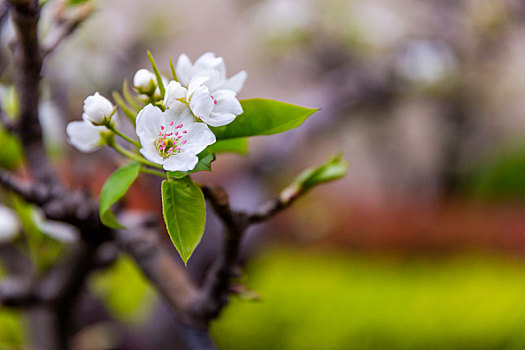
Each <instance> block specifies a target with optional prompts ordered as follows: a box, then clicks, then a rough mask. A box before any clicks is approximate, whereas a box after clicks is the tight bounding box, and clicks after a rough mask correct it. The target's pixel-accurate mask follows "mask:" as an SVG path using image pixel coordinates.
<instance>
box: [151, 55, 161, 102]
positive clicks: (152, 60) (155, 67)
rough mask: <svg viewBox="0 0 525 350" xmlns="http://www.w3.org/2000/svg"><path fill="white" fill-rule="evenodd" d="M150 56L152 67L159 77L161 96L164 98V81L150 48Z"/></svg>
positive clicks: (158, 84) (158, 83)
mask: <svg viewBox="0 0 525 350" xmlns="http://www.w3.org/2000/svg"><path fill="white" fill-rule="evenodd" d="M148 58H149V62H150V63H151V69H153V72H154V73H155V77H156V78H157V86H158V87H159V90H160V96H161V97H162V98H164V92H165V90H164V83H163V82H162V76H161V75H160V72H159V70H158V69H157V64H155V59H154V58H153V55H152V54H151V52H150V51H149V50H148Z"/></svg>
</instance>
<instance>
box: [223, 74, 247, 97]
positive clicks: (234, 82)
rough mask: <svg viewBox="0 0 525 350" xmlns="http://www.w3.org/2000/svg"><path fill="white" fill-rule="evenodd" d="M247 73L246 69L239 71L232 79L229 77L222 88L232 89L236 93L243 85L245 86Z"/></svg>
mask: <svg viewBox="0 0 525 350" xmlns="http://www.w3.org/2000/svg"><path fill="white" fill-rule="evenodd" d="M246 77H247V74H246V71H240V72H239V73H237V74H235V75H234V76H233V77H231V78H230V79H227V80H226V81H225V82H224V84H222V86H221V89H224V90H232V91H234V92H236V93H238V92H239V91H241V89H242V87H243V86H244V81H245V80H246Z"/></svg>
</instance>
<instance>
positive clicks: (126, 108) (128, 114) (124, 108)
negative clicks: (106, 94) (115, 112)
mask: <svg viewBox="0 0 525 350" xmlns="http://www.w3.org/2000/svg"><path fill="white" fill-rule="evenodd" d="M112 96H113V99H114V100H115V103H116V104H117V105H118V106H119V107H120V109H121V110H122V112H124V114H125V115H126V117H128V119H129V121H130V122H131V123H133V125H135V119H137V115H136V113H133V111H132V110H131V109H130V107H129V106H128V105H127V104H126V102H124V99H123V98H122V96H120V94H119V93H118V92H117V91H113V93H112Z"/></svg>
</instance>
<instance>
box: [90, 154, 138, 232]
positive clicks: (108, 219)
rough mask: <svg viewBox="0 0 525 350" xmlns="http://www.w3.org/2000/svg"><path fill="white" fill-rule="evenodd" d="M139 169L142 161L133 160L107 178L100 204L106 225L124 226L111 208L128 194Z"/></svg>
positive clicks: (100, 210) (102, 219)
mask: <svg viewBox="0 0 525 350" xmlns="http://www.w3.org/2000/svg"><path fill="white" fill-rule="evenodd" d="M139 170H140V163H138V162H131V163H128V164H126V165H124V166H123V167H121V168H119V169H117V170H116V171H115V172H114V173H113V174H111V176H110V177H109V178H108V179H107V180H106V183H105V184H104V186H103V187H102V191H101V192H100V204H99V213H100V220H101V221H102V223H103V224H104V225H106V226H108V227H110V228H124V227H123V226H122V225H121V224H119V223H118V221H117V219H116V218H115V215H114V214H113V212H112V211H111V210H110V208H111V206H112V205H113V204H115V203H116V202H117V201H118V200H119V199H121V198H122V197H123V196H124V195H125V194H126V192H127V191H128V188H129V186H131V184H132V183H133V181H135V179H136V178H137V176H138V175H139Z"/></svg>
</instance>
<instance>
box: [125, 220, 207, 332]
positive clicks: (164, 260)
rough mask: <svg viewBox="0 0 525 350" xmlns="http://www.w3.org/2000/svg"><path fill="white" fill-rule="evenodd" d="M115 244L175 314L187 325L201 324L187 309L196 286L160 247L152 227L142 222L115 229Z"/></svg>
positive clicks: (195, 292) (195, 291) (195, 293)
mask: <svg viewBox="0 0 525 350" xmlns="http://www.w3.org/2000/svg"><path fill="white" fill-rule="evenodd" d="M115 239H116V243H117V245H118V246H119V247H120V248H121V249H122V250H123V251H124V252H126V253H127V254H129V255H130V256H131V257H132V258H133V259H134V260H135V262H136V264H137V265H138V267H139V268H140V269H141V270H142V272H143V273H144V275H145V276H146V277H147V278H148V279H149V280H150V282H151V283H152V284H153V285H154V286H155V287H156V288H157V290H158V291H159V293H160V294H161V295H162V296H163V297H164V299H165V300H166V301H167V302H168V303H169V304H170V305H171V307H172V308H173V309H174V310H175V312H177V314H178V315H180V317H181V318H182V319H183V320H184V321H185V322H186V323H188V324H191V325H196V326H202V323H200V321H199V320H197V319H195V318H193V317H192V315H189V314H188V313H187V312H186V311H187V309H188V307H189V305H191V304H192V302H193V298H195V296H196V295H197V288H196V287H195V286H194V284H193V283H192V282H191V280H190V279H189V277H188V275H187V273H186V271H185V270H184V268H183V267H182V266H181V265H180V264H178V263H177V262H176V261H175V259H174V258H173V257H172V256H171V255H170V254H169V253H168V252H167V251H166V250H165V249H164V248H163V247H162V246H161V244H160V242H159V238H158V236H157V233H156V232H155V227H152V225H151V224H149V223H148V222H144V223H143V224H142V225H139V226H138V227H137V228H136V229H128V230H117V231H116V233H115Z"/></svg>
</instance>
